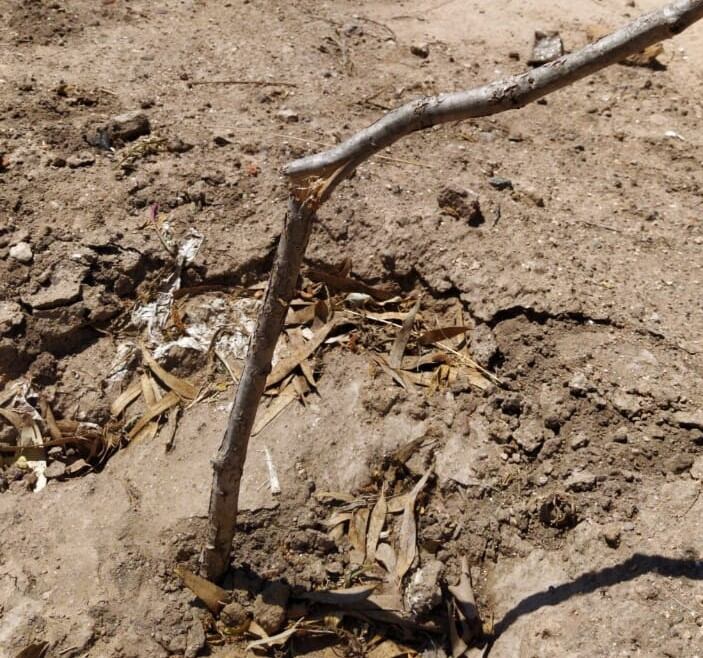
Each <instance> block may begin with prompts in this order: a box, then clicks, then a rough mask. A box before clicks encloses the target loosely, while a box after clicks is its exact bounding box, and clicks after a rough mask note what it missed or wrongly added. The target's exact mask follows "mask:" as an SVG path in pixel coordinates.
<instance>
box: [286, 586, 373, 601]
mask: <svg viewBox="0 0 703 658" xmlns="http://www.w3.org/2000/svg"><path fill="white" fill-rule="evenodd" d="M376 587H377V586H376V585H357V586H356V587H348V588H345V589H330V590H320V591H317V592H303V593H302V594H301V595H300V598H302V599H305V600H307V601H312V602H313V603H324V604H327V605H338V606H345V605H356V604H359V603H362V602H364V601H367V600H368V598H369V596H371V594H372V593H373V591H374V590H375V589H376Z"/></svg>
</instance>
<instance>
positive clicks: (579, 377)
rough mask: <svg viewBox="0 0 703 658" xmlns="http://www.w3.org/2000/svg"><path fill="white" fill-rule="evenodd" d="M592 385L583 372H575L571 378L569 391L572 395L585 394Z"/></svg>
mask: <svg viewBox="0 0 703 658" xmlns="http://www.w3.org/2000/svg"><path fill="white" fill-rule="evenodd" d="M590 390H592V387H591V386H590V384H589V383H588V380H587V379H586V375H585V374H584V373H583V372H580V371H579V372H575V373H574V374H573V376H572V377H571V379H570V380H569V391H571V394H572V395H585V394H586V393H588V391H590Z"/></svg>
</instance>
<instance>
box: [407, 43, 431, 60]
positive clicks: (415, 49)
mask: <svg viewBox="0 0 703 658" xmlns="http://www.w3.org/2000/svg"><path fill="white" fill-rule="evenodd" d="M410 52H411V53H412V54H413V55H415V57H420V58H421V59H427V58H428V57H429V56H430V47H429V46H428V45H427V44H426V43H414V44H412V46H410Z"/></svg>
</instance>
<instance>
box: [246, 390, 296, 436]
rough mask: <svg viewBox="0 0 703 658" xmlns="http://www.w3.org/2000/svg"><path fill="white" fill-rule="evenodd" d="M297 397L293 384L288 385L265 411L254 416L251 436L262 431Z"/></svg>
mask: <svg viewBox="0 0 703 658" xmlns="http://www.w3.org/2000/svg"><path fill="white" fill-rule="evenodd" d="M297 397H298V393H297V392H296V390H295V386H294V385H293V382H292V381H291V383H289V384H288V385H287V386H286V387H285V388H284V389H283V390H282V391H281V392H280V393H279V395H278V396H277V397H275V398H274V399H273V401H272V402H271V404H269V406H268V407H266V409H262V410H261V411H262V413H261V414H260V415H259V414H257V416H256V421H255V422H254V429H253V430H252V431H251V435H252V436H256V435H257V434H258V433H259V432H261V430H263V429H264V427H266V426H267V425H268V424H269V423H270V422H271V421H272V420H273V419H274V418H275V417H276V416H278V414H280V413H281V412H282V411H283V410H284V409H285V408H286V407H287V406H288V405H289V404H290V403H291V402H293V401H294V400H295V399H296V398H297Z"/></svg>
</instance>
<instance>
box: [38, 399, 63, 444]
mask: <svg viewBox="0 0 703 658" xmlns="http://www.w3.org/2000/svg"><path fill="white" fill-rule="evenodd" d="M39 408H40V410H41V413H42V416H43V418H44V422H45V423H46V426H47V428H48V430H49V434H50V435H51V438H52V439H53V440H54V441H60V440H61V439H62V438H63V434H61V430H60V429H59V426H58V425H57V424H56V418H55V417H54V412H53V411H52V410H51V406H50V405H49V403H48V402H47V401H46V400H45V399H44V398H39Z"/></svg>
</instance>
